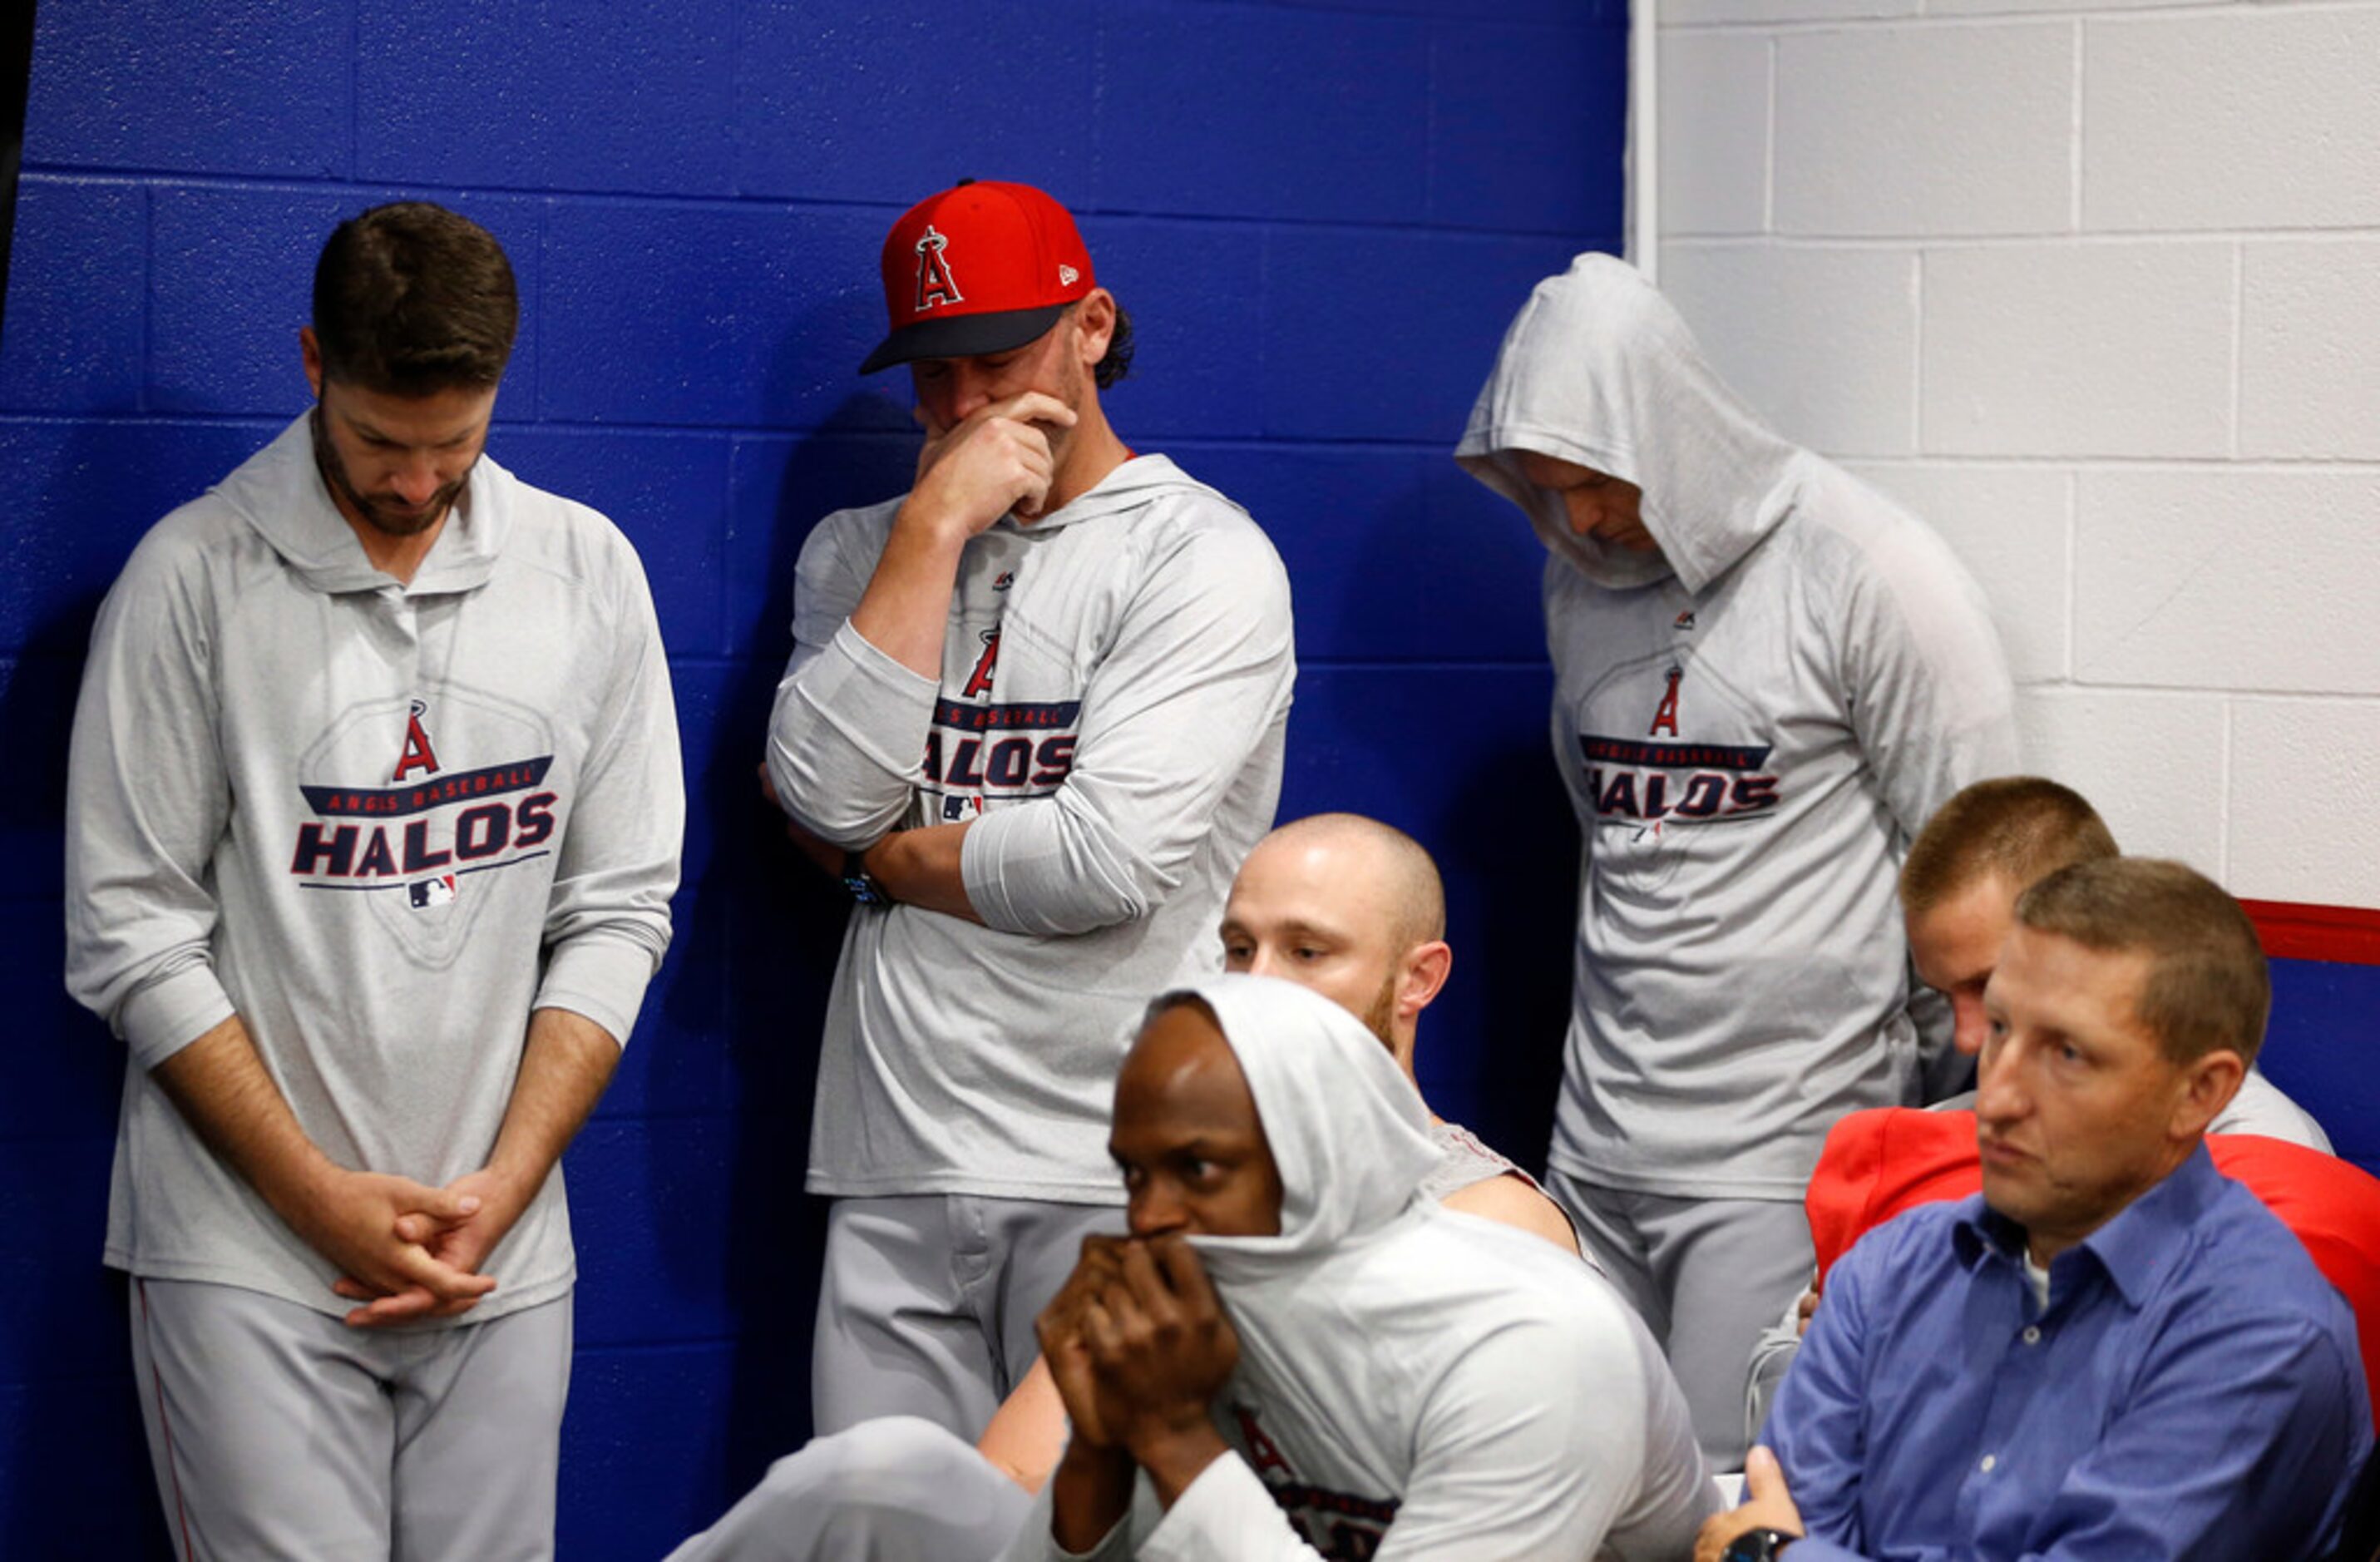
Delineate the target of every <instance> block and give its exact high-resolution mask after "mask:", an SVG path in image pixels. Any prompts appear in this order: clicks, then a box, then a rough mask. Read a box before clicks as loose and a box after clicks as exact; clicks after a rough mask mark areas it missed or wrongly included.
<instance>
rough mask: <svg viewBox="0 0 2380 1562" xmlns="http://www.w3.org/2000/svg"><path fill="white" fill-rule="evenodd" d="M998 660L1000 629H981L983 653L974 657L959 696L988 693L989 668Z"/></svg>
mask: <svg viewBox="0 0 2380 1562" xmlns="http://www.w3.org/2000/svg"><path fill="white" fill-rule="evenodd" d="M992 589H993V590H994V591H998V590H999V589H1000V588H999V587H998V586H996V585H995V586H994V587H993V588H992ZM999 661H1000V631H999V630H998V629H986V630H984V631H983V654H982V655H980V656H978V657H977V658H976V659H975V671H974V672H971V673H969V674H968V675H967V680H966V686H965V688H963V689H960V690H959V698H960V699H962V700H972V699H974V698H975V697H976V696H977V695H978V694H989V693H990V692H991V669H992V668H993V667H994V666H995V665H998V663H999Z"/></svg>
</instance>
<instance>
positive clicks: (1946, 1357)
mask: <svg viewBox="0 0 2380 1562" xmlns="http://www.w3.org/2000/svg"><path fill="white" fill-rule="evenodd" d="M2016 918H2017V921H2016V925H2015V927H2014V928H2013V929H2012V930H2011V931H2010V934H2009V937H2008V942H2007V943H2006V945H2005V946H2003V947H2002V949H2001V951H2000V958H1999V965H1998V970H1997V971H1996V972H1995V973H1994V975H1993V977H1992V979H1991V983H1990V985H1989V987H1988V988H1987V989H1986V991H1985V999H1984V1004H1985V1018H1986V1020H1987V1022H1988V1027H1989V1029H1988V1031H1987V1034H1986V1037H1985V1043H1984V1051H1983V1056H1982V1059H1981V1066H1980V1073H1979V1076H1978V1084H1979V1087H1980V1093H1979V1095H1978V1097H1977V1100H1976V1103H1975V1106H1976V1136H1977V1140H1978V1148H1979V1150H1980V1152H1981V1153H1982V1159H1983V1173H1984V1191H1983V1193H1982V1194H1981V1196H1979V1197H1977V1198H1973V1199H1968V1200H1965V1201H1963V1202H1959V1203H1949V1204H1935V1205H1930V1206H1927V1207H1925V1208H1923V1209H1918V1210H1913V1211H1911V1212H1910V1213H1909V1214H1905V1215H1903V1216H1901V1217H1900V1219H1898V1220H1895V1221H1893V1222H1891V1223H1890V1224H1888V1225H1887V1226H1882V1227H1880V1228H1878V1229H1877V1230H1876V1231H1875V1232H1872V1233H1871V1234H1870V1235H1869V1236H1868V1237H1867V1238H1866V1239H1864V1240H1863V1241H1862V1242H1861V1243H1860V1244H1859V1246H1858V1247H1856V1248H1854V1249H1853V1250H1852V1252H1851V1253H1850V1254H1849V1255H1848V1256H1847V1257H1845V1258H1844V1259H1843V1261H1842V1262H1841V1263H1840V1264H1838V1265H1837V1266H1836V1268H1835V1270H1834V1273H1833V1275H1831V1276H1830V1277H1829V1279H1828V1286H1827V1300H1826V1305H1825V1306H1824V1307H1822V1308H1820V1309H1819V1310H1818V1313H1817V1316H1816V1318H1815V1320H1814V1321H1813V1323H1812V1324H1811V1327H1810V1333H1809V1336H1808V1337H1807V1338H1806V1339H1805V1340H1804V1341H1803V1346H1802V1351H1801V1355H1800V1358H1799V1359H1798V1360H1797V1361H1795V1362H1794V1365H1793V1369H1792V1371H1791V1373H1790V1374H1789V1375H1788V1376H1787V1378H1786V1380H1785V1383H1784V1385H1783V1386H1782V1387H1781V1388H1780V1389H1779V1391H1778V1396H1777V1401H1776V1408H1775V1409H1774V1410H1773V1411H1772V1412H1771V1414H1770V1417H1769V1421H1768V1424H1767V1429H1766V1433H1765V1434H1764V1442H1765V1443H1766V1445H1767V1446H1766V1447H1763V1448H1756V1449H1755V1450H1754V1452H1753V1457H1752V1459H1751V1461H1750V1463H1749V1465H1748V1467H1747V1470H1746V1492H1747V1500H1746V1501H1745V1503H1744V1504H1743V1507H1738V1508H1736V1509H1734V1510H1733V1511H1732V1512H1730V1513H1725V1514H1721V1515H1719V1516H1718V1517H1717V1518H1714V1519H1711V1520H1710V1521H1709V1523H1708V1524H1706V1526H1705V1528H1704V1530H1703V1533H1702V1537H1701V1541H1700V1544H1698V1545H1697V1547H1696V1551H1695V1556H1696V1558H1697V1562H1720V1559H1722V1558H1724V1559H1726V1562H1766V1559H1767V1558H1770V1557H1774V1556H1786V1557H1789V1558H1790V1559H1791V1562H1844V1559H1847V1558H1877V1559H1896V1562H1918V1559H1921V1558H1922V1559H1925V1562H1950V1559H1953V1558H1977V1559H1985V1558H2007V1559H2010V1562H2014V1559H2016V1558H2019V1557H2024V1558H2044V1559H2058V1562H2088V1559H2096V1558H2109V1559H2113V1558H2119V1557H2120V1558H2125V1559H2127V1562H2131V1559H2134V1558H2142V1559H2147V1558H2163V1557H2184V1556H2190V1557H2242V1558H2249V1557H2253V1558H2258V1559H2264V1558H2272V1559H2276V1562H2278V1559H2283V1558H2298V1557H2310V1556H2318V1555H2319V1554H2320V1553H2321V1551H2322V1549H2323V1547H2324V1546H2325V1544H2328V1541H2329V1539H2330V1537H2331V1536H2332V1534H2333V1533H2334V1531H2336V1530H2337V1528H2338V1520H2339V1511H2340V1507H2341V1504H2342V1501H2343V1498H2344V1495H2345V1492H2346V1488H2347V1485H2348V1483H2349V1481H2350V1479H2351V1477H2352V1475H2353V1473H2354V1471H2355V1470H2357V1469H2358V1468H2360V1466H2361V1465H2362V1461H2363V1459H2364V1458H2365V1457H2366V1456H2367V1455H2368V1454H2369V1452H2370V1450H2371V1446H2372V1416H2371V1408H2370V1401H2369V1398H2368V1397H2367V1393H2366V1389H2365V1385H2364V1382H2363V1373H2362V1365H2361V1359H2360V1356H2359V1354H2358V1352H2357V1349H2356V1335H2355V1327H2356V1324H2355V1319H2354V1317H2353V1315H2352V1314H2351V1313H2350V1312H2349V1310H2348V1307H2347V1304H2346V1303H2345V1302H2344V1301H2342V1300H2340V1299H2339V1296H2338V1292H2336V1291H2335V1290H2333V1289H2332V1288H2331V1287H2330V1286H2329V1284H2328V1283H2327V1282H2326V1281H2325V1280H2324V1279H2323V1277H2322V1275H2321V1274H2320V1273H2319V1272H2318V1271H2316V1269H2315V1268H2314V1266H2313V1261H2312V1260H2311V1259H2309V1258H2308V1257H2307V1256H2306V1252H2305V1250H2304V1249H2303V1248H2302V1247H2301V1246H2300V1245H2299V1243H2298V1240H2297V1239H2296V1238H2294V1237H2292V1236H2291V1235H2290V1234H2289V1230H2288V1229H2287V1228H2286V1227H2285V1226H2282V1225H2281V1224H2280V1222H2279V1221H2277V1219H2275V1218H2274V1217H2273V1216H2272V1215H2271V1214H2269V1213H2268V1212H2267V1211H2266V1210H2265V1208H2264V1206H2263V1205H2262V1204H2260V1203H2259V1202H2257V1201H2256V1200H2255V1198H2254V1197H2253V1195H2251V1194H2250V1193H2249V1192H2248V1191H2247V1190H2245V1189H2243V1188H2241V1187H2240V1186H2239V1185H2238V1184H2236V1183H2233V1182H2230V1181H2228V1180H2227V1179H2226V1178H2223V1177H2222V1176H2220V1175H2219V1174H2218V1173H2217V1172H2216V1170H2215V1167H2214V1165H2213V1164H2212V1162H2210V1161H2209V1160H2208V1158H2207V1154H2206V1152H2205V1150H2204V1147H2203V1146H2202V1145H2201V1143H2200V1141H2201V1140H2202V1139H2203V1138H2204V1134H2205V1130H2206V1125H2207V1123H2208V1122H2209V1121H2211V1120H2212V1119H2213V1118H2214V1117H2215V1116H2216V1113H2218V1112H2219V1111H2221V1110H2222V1108H2223V1106H2224V1104H2226V1103H2227V1102H2228V1101H2229V1100H2230V1098H2231V1095H2232V1092H2234V1091H2236V1090H2237V1089H2238V1088H2239V1085H2240V1078H2241V1076H2242V1074H2243V1073H2244V1072H2245V1070H2246V1068H2247V1067H2248V1065H2249V1064H2250V1063H2251V1062H2253V1060H2254V1057H2255V1053H2256V1046H2257V1043H2258V1042H2259V1041H2260V1040H2261V1039H2262V1038H2263V1035H2264V1029H2265V1015H2266V1012H2267V1011H2268V1009H2269V1007H2270V1004H2271V986H2270V982H2269V979H2268V977H2267V975H2266V972H2265V958H2264V954H2263V951H2262V949H2261V948H2260V947H2259V946H2258V943H2257V940H2256V934H2255V929H2254V928H2253V926H2252V925H2251V924H2250V923H2249V921H2248V919H2247V915H2246V913H2245V912H2243V911H2242V910H2241V909H2240V905H2239V903H2238V902H2237V901H2235V900H2233V899H2232V898H2231V897H2229V896H2228V895H2226V894H2225V893H2224V892H2223V891H2222V890H2221V889H2219V888H2217V887H2216V885H2213V884H2211V883H2209V882H2207V881H2206V880H2205V879H2204V878H2202V877H2200V876H2199V875H2198V874H2197V873H2192V871H2191V870H2189V869H2188V868H2185V867H2183V866H2181V865H2180V863H2174V862H2157V861H2151V860H2143V859H2116V860H2107V861H2100V862H2090V863H2083V864H2078V865H2076V866H2074V867H2071V868H2068V869H2065V870H2063V871H2061V872H2059V873H2055V874H2052V875H2051V876H2050V877H2048V878H2046V879H2045V880H2043V881H2042V882H2041V883H2039V884H2037V885H2034V887H2033V888H2032V889H2030V890H2028V891H2027V892H2026V893H2025V895H2024V897H2022V899H2021V900H2020V901H2019V902H2018V903H2017V910H2016ZM2375 1325H2380V1320H2375ZM1771 1450H1773V1453H1772V1452H1771Z"/></svg>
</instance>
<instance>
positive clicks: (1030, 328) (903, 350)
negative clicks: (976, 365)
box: [859, 301, 1074, 374]
mask: <svg viewBox="0 0 2380 1562" xmlns="http://www.w3.org/2000/svg"><path fill="white" fill-rule="evenodd" d="M1073 307H1074V304H1073V302H1071V301H1070V302H1068V303H1062V304H1050V305H1048V306H1046V307H1044V308H1041V309H1012V310H1002V311H999V312H998V313H996V314H961V315H953V316H952V317H950V318H948V319H945V320H924V321H920V322H918V323H917V324H915V325H905V326H903V327H902V328H901V329H900V330H898V331H895V332H893V333H892V335H891V336H887V337H885V338H884V339H883V340H882V341H881V342H879V343H878V344H877V345H876V350H875V351H874V352H871V353H869V354H868V361H867V362H865V363H863V364H861V365H860V366H859V372H861V373H863V374H873V373H875V372H877V371H878V370H879V369H890V368H892V366H893V365H894V364H896V363H908V362H912V361H914V360H917V359H920V358H974V357H976V356H977V354H980V353H987V352H1006V351H1008V350H1009V349H1010V348H1021V347H1023V346H1024V345H1025V344H1026V343H1027V342H1030V341H1035V340H1038V338H1039V337H1040V336H1041V335H1042V333H1044V332H1046V331H1048V330H1049V329H1050V327H1051V326H1052V325H1055V324H1057V323H1058V317H1059V316H1060V315H1062V314H1063V313H1065V312H1066V311H1068V310H1069V309H1072V308H1073Z"/></svg>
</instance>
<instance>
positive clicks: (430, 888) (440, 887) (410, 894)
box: [405, 873, 455, 911]
mask: <svg viewBox="0 0 2380 1562" xmlns="http://www.w3.org/2000/svg"><path fill="white" fill-rule="evenodd" d="M405 894H406V898H407V900H408V901H409V902H411V904H412V906H413V909H415V910H417V911H426V910H428V909H430V908H431V907H432V906H452V905H453V904H454V903H455V875H454V874H452V873H441V874H439V875H438V876H437V877H436V878H434V879H416V880H415V881H414V882H413V883H411V884H409V885H406V886H405Z"/></svg>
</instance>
